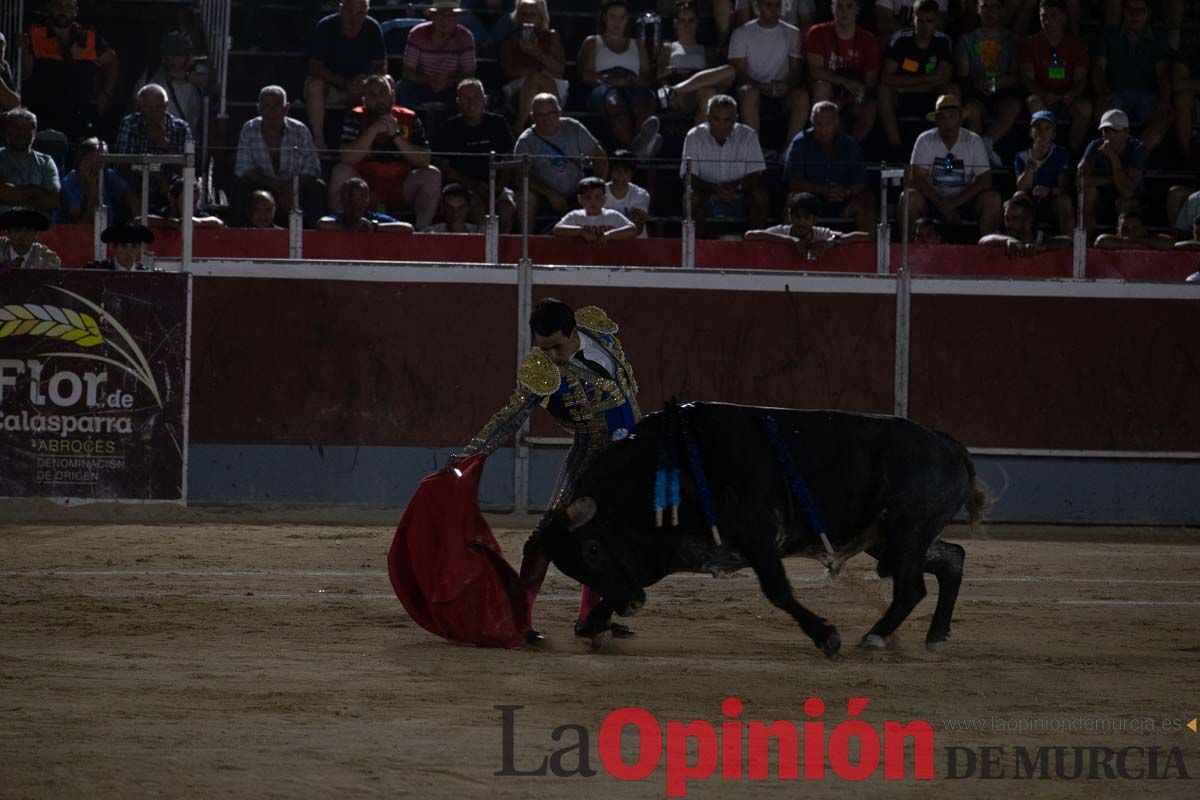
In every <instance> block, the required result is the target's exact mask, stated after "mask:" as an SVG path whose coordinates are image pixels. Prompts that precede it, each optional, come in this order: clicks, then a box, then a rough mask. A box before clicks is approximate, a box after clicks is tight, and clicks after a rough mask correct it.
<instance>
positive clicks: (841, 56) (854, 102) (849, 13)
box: [804, 0, 881, 143]
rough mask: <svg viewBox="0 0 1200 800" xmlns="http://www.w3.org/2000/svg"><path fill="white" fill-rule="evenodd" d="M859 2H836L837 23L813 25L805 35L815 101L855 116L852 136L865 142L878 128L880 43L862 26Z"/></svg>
mask: <svg viewBox="0 0 1200 800" xmlns="http://www.w3.org/2000/svg"><path fill="white" fill-rule="evenodd" d="M857 19H858V0H833V21H832V22H822V23H819V24H817V25H813V26H812V27H811V28H809V29H808V32H807V33H806V34H805V35H804V52H805V56H806V58H807V59H808V71H809V74H810V75H811V76H812V99H813V101H814V102H817V103H819V102H821V101H822V100H832V101H833V102H834V103H836V104H837V106H838V108H839V110H840V111H843V112H846V113H847V114H849V115H852V119H853V120H854V123H853V126H852V127H851V129H850V135H851V136H853V137H854V138H855V140H856V141H858V142H860V143H861V142H862V141H864V140H865V139H866V138H867V134H869V133H870V132H871V129H872V128H874V127H875V118H876V116H877V115H878V113H879V104H878V102H877V101H876V99H875V93H876V91H877V90H878V88H879V69H880V66H881V63H880V55H879V40H878V39H876V38H875V35H874V34H872V33H871V32H870V31H868V30H864V29H862V28H860V27H858V24H857Z"/></svg>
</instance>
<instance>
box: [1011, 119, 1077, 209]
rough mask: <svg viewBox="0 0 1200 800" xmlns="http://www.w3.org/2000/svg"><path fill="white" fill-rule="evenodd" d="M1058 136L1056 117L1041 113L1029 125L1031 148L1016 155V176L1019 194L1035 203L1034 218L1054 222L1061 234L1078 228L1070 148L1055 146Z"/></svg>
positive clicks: (1014, 170)
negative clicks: (1073, 196) (1072, 196)
mask: <svg viewBox="0 0 1200 800" xmlns="http://www.w3.org/2000/svg"><path fill="white" fill-rule="evenodd" d="M1057 132H1058V125H1057V124H1056V122H1055V119H1054V114H1052V113H1051V112H1049V111H1038V112H1037V113H1035V114H1034V115H1033V119H1032V120H1030V122H1029V139H1030V143H1031V147H1030V148H1029V149H1028V150H1022V151H1021V152H1020V153H1017V157H1016V159H1014V161H1013V174H1015V175H1016V176H1017V192H1019V193H1021V194H1024V195H1027V196H1028V197H1029V198H1030V200H1031V202H1032V203H1033V206H1034V210H1035V215H1034V216H1035V218H1036V219H1037V220H1040V221H1053V222H1054V223H1055V224H1056V225H1057V226H1058V232H1059V233H1070V232H1071V230H1073V229H1074V227H1075V203H1074V201H1072V199H1071V182H1070V174H1071V156H1070V155H1069V154H1068V153H1067V148H1065V147H1063V146H1062V145H1061V144H1055V143H1054V137H1055V135H1056V134H1057Z"/></svg>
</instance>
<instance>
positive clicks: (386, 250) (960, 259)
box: [41, 225, 1200, 281]
mask: <svg viewBox="0 0 1200 800" xmlns="http://www.w3.org/2000/svg"><path fill="white" fill-rule="evenodd" d="M195 233H196V235H195V238H194V240H193V255H194V256H195V257H197V258H238V259H263V258H287V254H288V237H287V231H258V230H249V229H245V228H224V229H205V230H198V231H196V232H195ZM157 235H158V241H157V242H155V244H154V245H153V250H154V252H155V253H156V254H157V255H159V256H161V257H169V258H177V257H178V256H179V253H180V234H179V232H178V231H170V230H162V231H159V232H158V234H157ZM41 241H43V242H44V243H45V244H47V245H48V246H49V247H51V248H52V249H53V250H54V251H55V252H57V253H58V254H59V256H60V257H61V258H62V260H63V264H65V265H66V266H68V267H78V266H82V265H83V264H85V263H87V262H88V261H90V260H91V259H92V227H91V226H90V225H58V226H55V227H54V228H52V229H51V230H49V231H47V232H46V233H44V234H42V235H41ZM529 251H530V257H531V258H532V259H533V260H534V262H535V263H538V264H596V265H602V266H631V265H638V266H645V267H677V266H679V262H680V259H681V243H680V240H678V239H637V240H626V241H621V242H610V243H609V244H605V245H587V244H584V243H582V242H580V241H578V240H575V239H559V238H555V237H552V236H536V237H533V238H532V239H531V240H530V243H529ZM520 255H521V240H520V237H518V236H503V237H501V241H500V260H501V262H503V263H515V262H516V261H517V260H518V259H519V258H520ZM304 256H305V258H306V259H318V260H320V259H329V260H343V261H377V260H378V261H445V262H451V263H464V264H475V263H482V262H483V259H484V240H483V237H482V236H453V235H446V234H414V235H406V234H395V233H357V234H351V233H339V232H330V231H305V232H304ZM900 258H901V247H900V245H898V244H893V245H892V252H891V263H892V266H893V269H898V268H899V266H900ZM908 259H909V266H910V268H911V269H912V271H913V273H914V274H917V275H976V276H995V277H1021V278H1067V277H1070V275H1071V252H1070V251H1069V250H1068V251H1065V252H1064V251H1059V252H1054V253H1047V254H1044V255H1041V256H1038V257H1037V258H1030V259H1010V258H1007V257H1006V256H1005V255H1004V251H1003V249H1002V248H982V247H975V246H972V245H938V246H916V245H913V246H910V247H909V253H908ZM696 266H697V267H705V268H716V269H741V268H749V269H797V270H820V271H823V272H874V271H875V246H874V245H873V244H861V245H852V246H849V247H842V248H837V249H835V250H831V251H829V252H828V253H826V254H825V255H823V256H822V257H821V258H820V259H818V260H817V261H815V262H811V261H805V260H803V258H801V256H800V255H799V254H797V253H796V252H795V250H794V249H792V248H791V247H790V246H788V245H779V244H768V243H763V242H724V241H699V242H697V243H696ZM1197 270H1200V253H1175V252H1151V251H1121V252H1114V251H1103V250H1089V251H1088V276H1089V277H1096V278H1124V279H1127V280H1168V281H1181V280H1183V279H1184V278H1185V277H1187V276H1188V275H1190V274H1191V273H1193V272H1196V271H1197Z"/></svg>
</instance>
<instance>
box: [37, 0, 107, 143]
mask: <svg viewBox="0 0 1200 800" xmlns="http://www.w3.org/2000/svg"><path fill="white" fill-rule="evenodd" d="M78 12H79V4H78V2H77V0H49V2H47V4H46V14H45V16H44V17H43V18H42V19H40V20H38V21H35V22H34V23H33V24H32V25H30V26H29V30H28V31H26V33H25V37H24V39H25V41H24V44H25V46H24V48H22V51H21V58H22V68H21V71H22V74H23V75H24V76H25V83H24V85H23V86H22V91H21V95H22V97H23V98H24V101H25V104H26V105H27V106H28V107H29V108H31V109H32V110H33V111H34V113H36V114H37V115H38V117H39V118H40V119H41V120H42V127H43V128H44V129H48V128H53V129H55V130H59V131H62V132H63V133H64V134H66V136H67V138H68V139H69V140H70V141H79V140H80V139H83V138H85V137H87V136H89V135H91V134H93V133H95V127H96V125H97V124H98V123H99V120H100V118H101V117H102V116H104V115H105V114H106V113H107V112H108V109H109V107H110V105H111V104H112V99H113V92H114V91H115V90H116V86H117V73H118V66H119V65H118V62H117V52H116V51H115V50H113V49H112V48H111V47H109V46H108V43H107V42H106V41H104V38H103V37H101V36H100V34H99V33H98V32H97V31H96V30H95V29H93V28H87V27H84V26H83V25H80V24H79V22H77V21H76V19H75V17H76V15H77V14H78Z"/></svg>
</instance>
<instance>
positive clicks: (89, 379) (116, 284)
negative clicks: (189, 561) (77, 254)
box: [0, 270, 190, 501]
mask: <svg viewBox="0 0 1200 800" xmlns="http://www.w3.org/2000/svg"><path fill="white" fill-rule="evenodd" d="M189 281H190V276H188V275H180V274H174V273H148V272H142V273H116V272H102V271H86V272H85V271H83V270H71V271H61V272H59V271H45V270H28V271H22V270H17V271H12V272H8V273H5V274H0V497H60V498H61V497H66V498H87V499H106V500H117V499H122V500H174V501H183V500H186V492H185V469H186V467H185V461H186V449H187V446H186V441H187V431H186V411H185V405H186V396H187V387H186V377H187V376H186V361H187V343H188V336H187V324H188V282H189Z"/></svg>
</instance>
